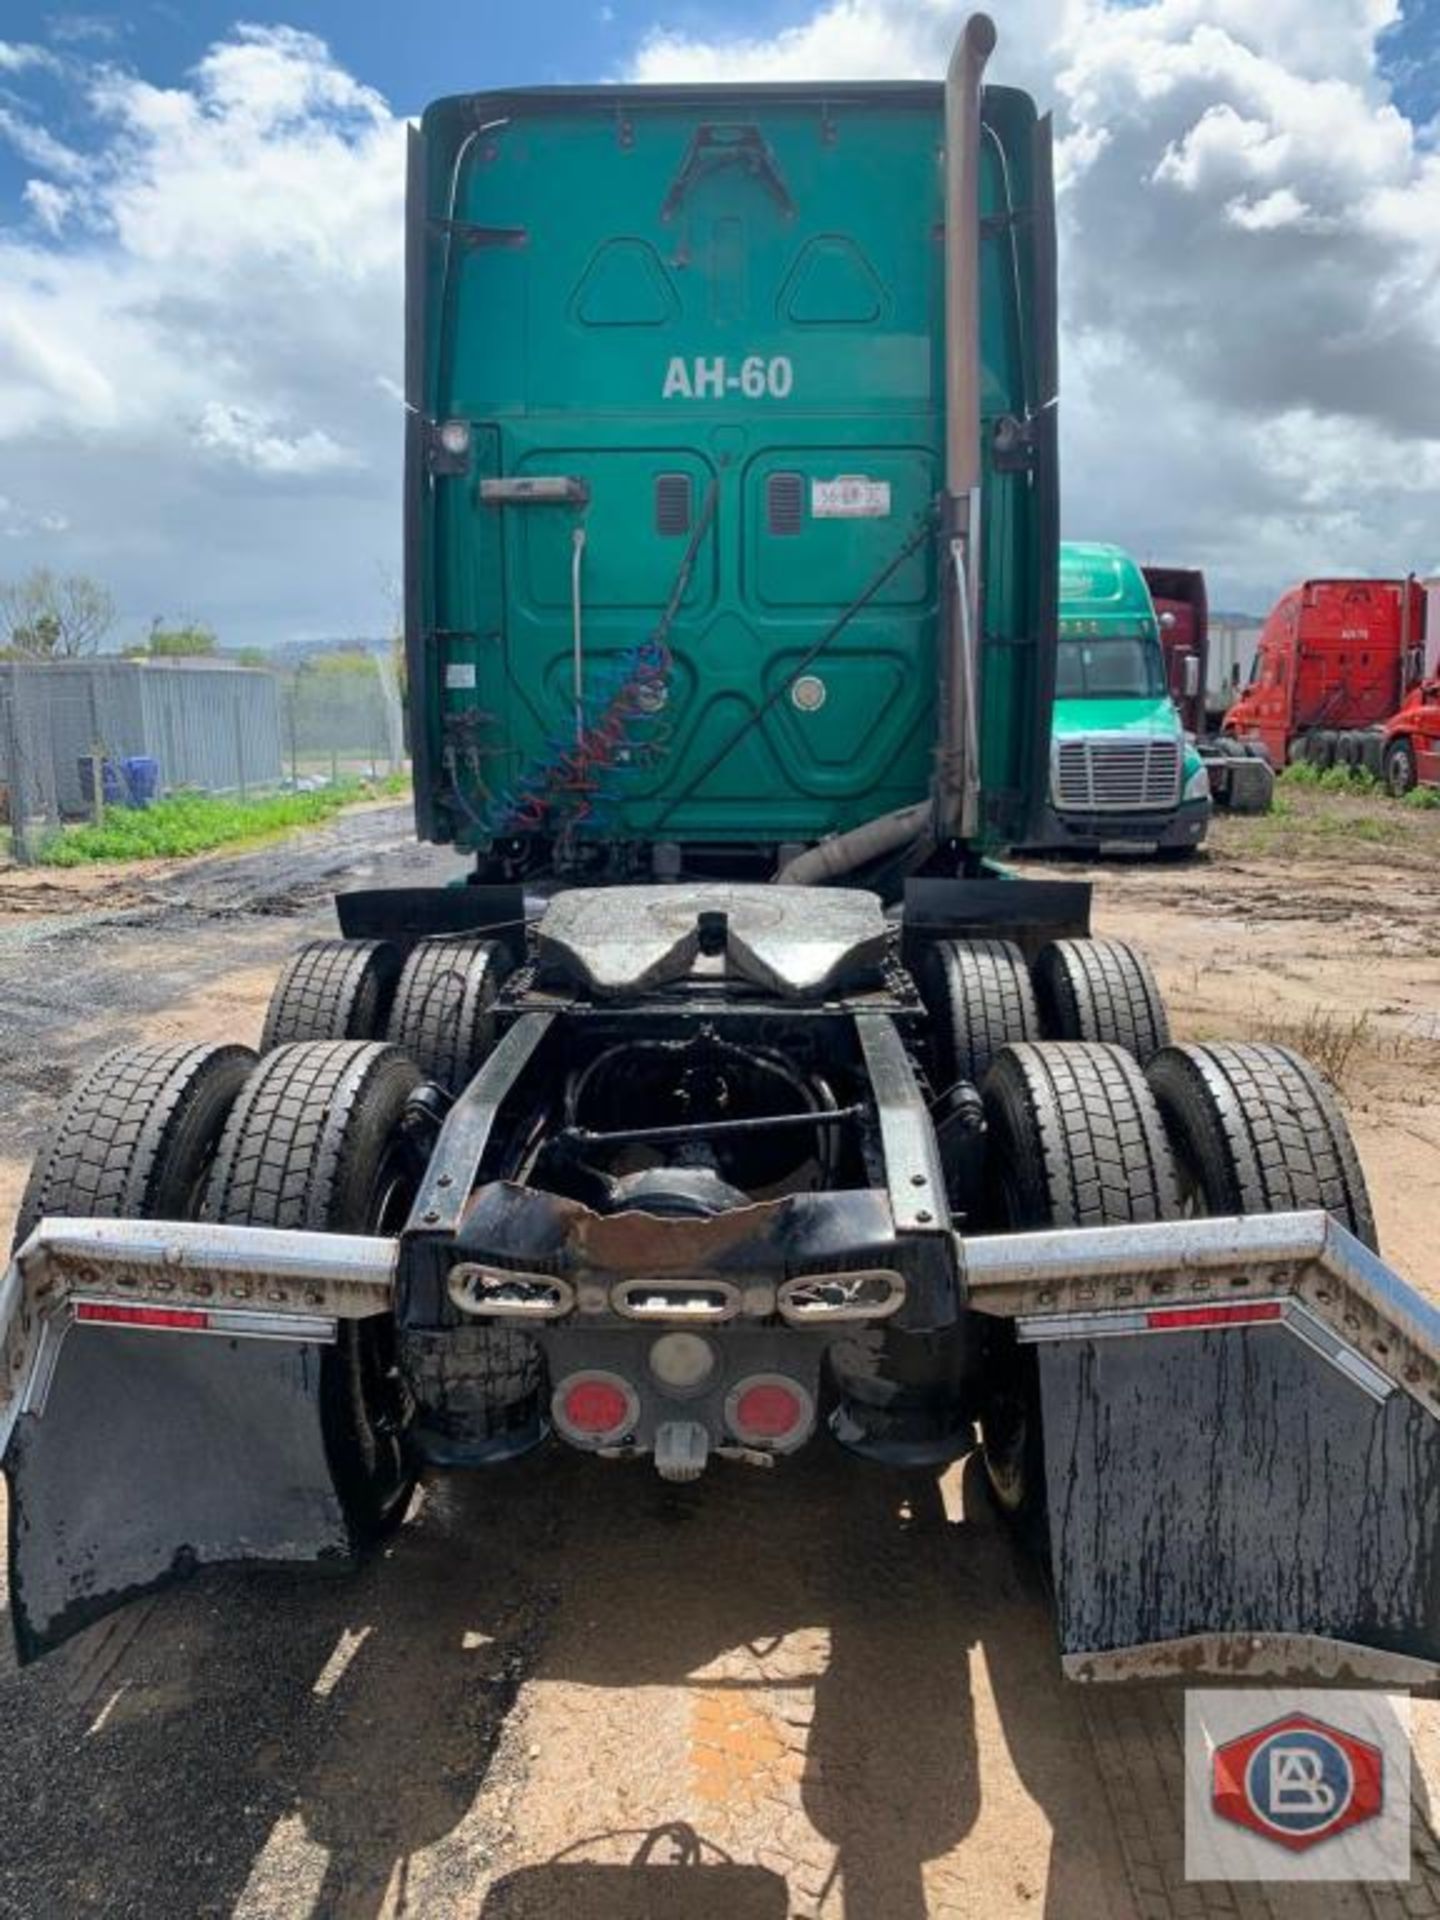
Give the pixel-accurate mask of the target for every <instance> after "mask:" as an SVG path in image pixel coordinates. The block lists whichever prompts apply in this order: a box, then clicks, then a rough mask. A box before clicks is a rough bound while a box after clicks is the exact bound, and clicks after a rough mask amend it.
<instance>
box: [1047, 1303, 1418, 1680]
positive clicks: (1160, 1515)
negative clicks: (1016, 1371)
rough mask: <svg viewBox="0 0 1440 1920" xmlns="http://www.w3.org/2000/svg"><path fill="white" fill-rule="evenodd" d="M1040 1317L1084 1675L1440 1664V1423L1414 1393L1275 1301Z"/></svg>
mask: <svg viewBox="0 0 1440 1920" xmlns="http://www.w3.org/2000/svg"><path fill="white" fill-rule="evenodd" d="M1032 1325H1033V1326H1035V1327H1036V1328H1037V1330H1038V1329H1039V1328H1040V1327H1042V1326H1043V1325H1044V1322H1043V1321H1037V1322H1034V1323H1032ZM1057 1332H1058V1329H1057ZM1031 1337H1032V1338H1034V1339H1035V1341H1036V1344H1037V1345H1038V1346H1039V1362H1040V1373H1039V1377H1040V1392H1041V1408H1042V1425H1043V1431H1044V1440H1045V1471H1046V1482H1047V1493H1048V1510H1049V1530H1050V1547H1051V1564H1052V1572H1053V1578H1054V1586H1055V1595H1056V1603H1057V1612H1058V1622H1059V1631H1060V1640H1061V1650H1062V1653H1063V1655H1064V1660H1065V1667H1066V1670H1067V1672H1068V1673H1070V1675H1071V1676H1072V1677H1073V1678H1076V1679H1082V1680H1084V1679H1114V1678H1127V1677H1136V1678H1139V1677H1145V1676H1147V1675H1154V1674H1161V1673H1168V1674H1175V1673H1185V1672H1187V1671H1195V1672H1201V1671H1204V1672H1211V1673H1214V1672H1221V1673H1231V1674H1234V1675H1236V1676H1237V1677H1238V1676H1241V1675H1249V1674H1262V1673H1264V1674H1284V1673H1288V1674H1295V1673H1306V1674H1310V1675H1315V1676H1318V1677H1333V1678H1336V1679H1341V1678H1348V1679H1352V1680H1387V1681H1392V1682H1396V1683H1410V1684H1419V1683H1421V1682H1423V1681H1426V1680H1429V1679H1432V1678H1433V1677H1434V1676H1433V1674H1432V1673H1429V1672H1426V1671H1425V1670H1424V1669H1422V1668H1420V1667H1413V1668H1412V1666H1411V1665H1410V1663H1411V1662H1412V1661H1420V1662H1436V1661H1440V1423H1437V1420H1436V1418H1435V1415H1434V1413H1433V1412H1432V1411H1430V1410H1427V1407H1426V1406H1425V1405H1423V1404H1422V1403H1421V1401H1420V1399H1419V1398H1417V1397H1414V1396H1412V1394H1411V1393H1410V1392H1407V1391H1405V1390H1403V1389H1402V1388H1400V1387H1399V1386H1397V1385H1396V1384H1395V1383H1394V1382H1393V1381H1391V1380H1388V1379H1387V1378H1386V1377H1385V1376H1384V1375H1383V1374H1381V1373H1380V1372H1379V1370H1378V1369H1376V1368H1372V1367H1370V1366H1369V1365H1368V1364H1367V1363H1366V1362H1365V1361H1364V1360H1363V1358H1361V1357H1360V1356H1359V1355H1355V1354H1350V1353H1347V1351H1346V1350H1345V1349H1344V1348H1343V1346H1341V1345H1340V1344H1339V1343H1336V1344H1335V1346H1334V1347H1333V1348H1332V1350H1331V1353H1330V1355H1329V1356H1328V1357H1327V1356H1326V1355H1325V1353H1323V1352H1322V1351H1321V1350H1320V1349H1319V1348H1317V1346H1315V1345H1314V1344H1311V1343H1310V1342H1308V1341H1306V1340H1303V1339H1299V1338H1297V1337H1296V1336H1295V1333H1294V1332H1293V1331H1292V1330H1291V1328H1290V1327H1288V1326H1286V1325H1285V1324H1283V1323H1282V1322H1280V1321H1276V1322H1273V1323H1271V1324H1254V1325H1245V1326H1240V1325H1234V1326H1224V1327H1220V1328H1216V1329H1214V1330H1204V1331H1200V1330H1187V1331H1183V1332H1175V1333H1166V1332H1163V1331H1147V1332H1145V1333H1144V1335H1143V1336H1141V1337H1138V1338H1094V1339H1092V1338H1085V1337H1075V1335H1074V1333H1069V1334H1062V1335H1060V1337H1056V1338H1053V1339H1046V1338H1044V1337H1043V1335H1041V1334H1039V1333H1038V1331H1037V1333H1036V1334H1034V1335H1032V1336H1031Z"/></svg>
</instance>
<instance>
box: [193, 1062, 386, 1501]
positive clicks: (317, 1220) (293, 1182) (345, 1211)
mask: <svg viewBox="0 0 1440 1920" xmlns="http://www.w3.org/2000/svg"><path fill="white" fill-rule="evenodd" d="M419 1085H420V1074H419V1071H418V1070H417V1068H416V1067H415V1064H414V1062H413V1061H411V1060H408V1059H407V1058H406V1057H405V1055H404V1054H403V1053H401V1052H400V1051H399V1049H398V1048H396V1047H387V1046H384V1045H380V1044H377V1043H375V1042H365V1041H353V1040H352V1041H347V1040H332V1041H310V1042H301V1043H299V1044H296V1045H291V1046H285V1047H280V1048H278V1049H277V1050H276V1051H275V1052H274V1053H271V1054H269V1055H267V1057H266V1058H265V1059H263V1060H262V1061H261V1062H260V1064H259V1066H258V1067H256V1068H255V1070H254V1072H253V1073H252V1074H251V1075H250V1077H249V1078H248V1079H247V1080H246V1082H245V1085H244V1087H243V1088H242V1089H241V1092H240V1097H239V1099H238V1100H237V1101H236V1102H235V1105H234V1106H233V1107H232V1108H231V1111H230V1118H229V1120H228V1122H227V1123H226V1127H225V1132H224V1134H223V1136H222V1138H221V1141H220V1147H219V1151H218V1152H217V1154H216V1156H215V1164H214V1166H213V1167H212V1169H211V1173H210V1185H209V1192H208V1196H207V1203H206V1213H207V1217H208V1218H210V1219H212V1220H217V1221H222V1222H230V1223H232V1224H239V1225H244V1226H252V1227H289V1228H292V1229H295V1230H310V1231H314V1232H320V1233H384V1232H396V1231H398V1229H399V1227H400V1226H401V1224H403V1221H404V1217H405V1215H406V1213H407V1212H408V1211H409V1203H410V1199H411V1197H412V1196H413V1192H414V1188H415V1185H416V1184H417V1182H418V1178H419V1174H420V1171H421V1168H420V1165H419V1155H418V1153H417V1152H416V1151H415V1149H414V1148H413V1147H412V1146H411V1145H410V1143H409V1142H408V1140H407V1139H406V1137H405V1135H404V1132H403V1129H402V1127H401V1119H402V1116H403V1114H404V1111H405V1104H406V1102H407V1101H408V1100H409V1098H410V1096H411V1094H412V1093H413V1092H414V1091H415V1089H416V1087H417V1086H419ZM320 1397H321V1417H322V1419H323V1421H324V1424H325V1433H326V1445H327V1451H328V1452H329V1454H330V1460H331V1467H332V1471H333V1473H334V1476H335V1482H336V1487H337V1491H338V1492H339V1494H340V1497H341V1499H342V1501H343V1502H344V1504H345V1507H346V1511H347V1514H348V1516H349V1519H350V1523H351V1525H352V1527H353V1528H354V1530H355V1531H356V1533H357V1535H359V1536H360V1537H362V1538H365V1537H373V1536H375V1535H377V1534H379V1533H380V1532H382V1531H384V1530H385V1529H386V1528H387V1527H388V1526H389V1525H391V1524H393V1523H396V1522H398V1521H399V1519H400V1518H401V1517H402V1516H403V1514H404V1511H405V1507H406V1504H407V1503H408V1501H409V1498H410V1492H411V1489H412V1487H413V1485H414V1475H413V1472H412V1470H411V1467H410V1462H409V1456H408V1452H407V1449H406V1447H405V1442H404V1430H405V1427H406V1425H407V1423H408V1419H409V1406H408V1402H407V1401H406V1399H405V1396H404V1394H403V1390H402V1389H401V1387H400V1385H399V1375H398V1371H397V1369H396V1366H395V1329H394V1323H393V1321H392V1320H391V1318H390V1316H389V1315H388V1314H387V1315H384V1316H376V1317H374V1318H371V1319H367V1320H342V1321H341V1322H340V1330H339V1338H338V1339H337V1341H336V1343H335V1345H334V1346H332V1347H326V1348H324V1349H323V1352H322V1358H321V1374H320Z"/></svg>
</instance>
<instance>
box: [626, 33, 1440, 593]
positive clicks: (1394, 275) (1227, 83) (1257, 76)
mask: <svg viewBox="0 0 1440 1920" xmlns="http://www.w3.org/2000/svg"><path fill="white" fill-rule="evenodd" d="M967 11H969V8H968V7H967V6H966V5H963V4H959V3H958V0H830V3H829V4H822V5H820V6H818V7H817V9H816V11H815V12H814V14H813V15H812V16H811V17H810V18H809V19H808V20H807V21H804V22H801V23H799V24H797V25H794V26H791V27H789V28H787V29H785V30H784V31H782V32H780V33H778V34H776V35H774V36H773V37H771V38H769V39H756V38H754V37H750V38H745V37H724V36H718V37H714V38H710V39H704V38H700V37H696V36H693V35H682V34H677V33H673V32H656V33H654V34H652V35H651V36H650V37H649V39H647V40H646V41H645V42H644V43H643V44H642V46H641V47H640V49H639V52H638V53H637V55H636V57H635V60H634V63H633V70H632V74H631V76H630V77H634V78H637V79H657V80H659V79H665V80H679V79H702V80H726V79H741V80H766V79H802V78H803V79H824V78H831V77H833V78H838V79H863V78H870V77H874V78H881V77H885V76H893V75H905V74H924V75H930V76H934V77H939V75H940V74H941V73H943V71H944V65H945V60H946V57H947V54H948V50H949V46H950V43H951V40H952V38H953V36H954V34H955V32H956V31H957V30H958V28H959V26H960V24H961V22H962V21H963V19H964V16H965V14H966V12H967ZM1398 17H1399V8H1398V4H1397V0H1321V4H1319V5H1317V4H1315V0H1141V3H1140V4H1124V3H1123V0H1022V4H1020V5H1019V6H1018V7H1017V8H1015V9H1007V10H1005V11H1004V12H1003V13H1002V14H1000V15H999V25H1000V45H999V48H998V50H997V53H996V55H995V57H994V60H993V61H992V64H991V77H992V78H993V79H995V80H997V81H1000V82H1004V83H1009V84H1020V85H1024V86H1027V87H1029V88H1030V89H1031V90H1032V91H1033V92H1035V93H1036V95H1037V97H1038V98H1039V99H1040V101H1041V103H1042V105H1051V104H1053V105H1054V106H1055V107H1056V120H1057V133H1058V135H1059V137H1060V146H1059V152H1058V155H1057V163H1058V164H1057V173H1058V178H1059V181H1060V187H1061V206H1060V228H1061V301H1062V318H1061V332H1062V366H1063V378H1062V392H1061V419H1062V421H1063V423H1064V426H1063V445H1064V456H1063V457H1064V477H1065V489H1066V522H1067V528H1068V530H1069V531H1071V532H1072V533H1074V534H1076V535H1082V534H1083V535H1088V536H1091V537H1097V538H1103V537H1108V538H1112V539H1120V540H1123V541H1126V542H1128V543H1129V544H1130V545H1132V546H1133V547H1135V548H1136V549H1137V550H1139V551H1140V552H1142V553H1143V554H1144V555H1145V556H1146V557H1147V558H1151V559H1156V560H1160V559H1169V560H1172V561H1176V562H1183V561H1191V562H1194V563H1201V564H1205V565H1207V566H1209V567H1210V568H1211V569H1212V571H1213V572H1214V574H1215V576H1216V579H1215V582H1214V585H1215V587H1216V588H1217V590H1218V593H1219V596H1220V598H1221V600H1222V602H1223V600H1225V599H1226V598H1229V599H1237V598H1239V599H1248V600H1249V601H1251V602H1252V603H1254V604H1255V605H1257V606H1263V605H1264V603H1265V601H1266V599H1267V598H1268V597H1269V596H1271V595H1272V594H1273V593H1274V592H1276V591H1278V589H1279V588H1280V587H1281V586H1283V585H1284V584H1285V583H1286V581H1287V580H1288V579H1289V578H1291V577H1294V576H1299V575H1302V574H1304V573H1306V572H1318V571H1322V570H1325V569H1330V568H1337V569H1346V570H1356V571H1365V570H1373V569H1384V570H1391V569H1397V568H1402V567H1406V566H1409V565H1422V564H1424V562H1425V561H1426V560H1427V559H1428V558H1429V557H1430V553H1431V550H1432V547H1433V542H1434V534H1433V527H1434V525H1435V524H1436V523H1437V521H1440V383H1437V381H1436V380H1435V378H1434V368H1435V365H1436V364H1437V360H1436V356H1437V353H1440V158H1437V156H1436V154H1435V153H1434V152H1433V151H1432V150H1431V148H1430V147H1429V146H1428V145H1427V142H1426V137H1425V136H1424V134H1423V131H1420V130H1417V129H1416V128H1415V127H1413V126H1412V125H1411V123H1410V122H1409V121H1408V120H1407V119H1406V118H1405V116H1404V115H1403V114H1402V113H1401V112H1400V111H1399V109H1398V108H1397V106H1396V105H1395V103H1394V102H1393V101H1392V100H1391V99H1390V98H1389V97H1388V95H1387V92H1386V89H1385V85H1384V83H1383V81H1382V79H1381V78H1380V75H1379V70H1378V64H1377V42H1378V39H1379V36H1380V34H1381V33H1382V32H1384V31H1385V30H1386V29H1387V28H1388V27H1391V26H1393V25H1394V24H1395V22H1396V20H1397V19H1398Z"/></svg>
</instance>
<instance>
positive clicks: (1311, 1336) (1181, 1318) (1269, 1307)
mask: <svg viewBox="0 0 1440 1920" xmlns="http://www.w3.org/2000/svg"><path fill="white" fill-rule="evenodd" d="M1252 1326H1280V1327H1283V1328H1284V1329H1285V1331H1286V1332H1287V1333H1291V1334H1293V1335H1294V1336H1295V1337H1296V1339H1298V1340H1303V1341H1304V1342H1305V1344H1306V1346H1307V1347H1309V1348H1310V1349H1311V1351H1312V1352H1314V1353H1316V1354H1318V1355H1319V1356H1320V1358H1321V1359H1322V1360H1325V1361H1327V1362H1328V1363H1329V1364H1330V1365H1331V1366H1332V1367H1334V1368H1336V1369H1337V1371H1339V1372H1340V1373H1343V1374H1344V1375H1345V1377H1346V1379H1347V1380H1350V1381H1351V1382H1353V1384H1354V1385H1355V1386H1357V1387H1359V1388H1360V1390H1361V1392H1362V1393H1366V1394H1368V1395H1369V1396H1370V1398H1371V1399H1372V1400H1376V1401H1385V1400H1388V1399H1389V1397H1390V1395H1391V1394H1392V1393H1394V1391H1395V1384H1394V1382H1393V1381H1391V1380H1389V1379H1387V1377H1386V1376H1385V1375H1384V1374H1383V1373H1382V1372H1381V1371H1380V1369H1379V1368H1378V1367H1376V1366H1372V1365H1371V1363H1370V1361H1368V1360H1367V1359H1366V1358H1365V1356H1364V1354H1362V1353H1357V1352H1356V1350H1355V1349H1354V1348H1353V1347H1352V1346H1350V1345H1349V1344H1348V1342H1346V1341H1344V1340H1342V1339H1341V1338H1340V1336H1339V1334H1337V1333H1336V1332H1335V1331H1334V1330H1333V1329H1332V1328H1330V1327H1328V1326H1326V1324H1325V1323H1324V1321H1322V1320H1321V1319H1320V1318H1319V1317H1318V1315H1316V1314H1314V1313H1312V1312H1311V1311H1310V1309H1309V1308H1308V1307H1307V1306H1305V1305H1304V1303H1303V1302H1302V1301H1299V1300H1295V1299H1287V1300H1246V1301H1243V1302H1233V1303H1232V1302H1224V1301H1217V1302H1214V1303H1212V1304H1210V1305H1197V1306H1185V1307H1127V1308H1121V1309H1118V1310H1114V1311H1107V1310H1106V1309H1104V1308H1100V1309H1097V1310H1096V1311H1095V1312H1093V1313H1050V1314H1025V1315H1023V1316H1021V1317H1020V1318H1019V1319H1017V1320H1016V1322H1015V1337H1016V1339H1017V1340H1019V1341H1020V1343H1021V1344H1022V1346H1039V1345H1041V1344H1042V1343H1049V1342H1050V1341H1058V1340H1117V1339H1125V1338H1133V1337H1136V1336H1140V1335H1145V1334H1157V1333H1172V1334H1173V1333H1225V1332H1233V1331H1235V1330H1236V1329H1238V1328H1242V1327H1252Z"/></svg>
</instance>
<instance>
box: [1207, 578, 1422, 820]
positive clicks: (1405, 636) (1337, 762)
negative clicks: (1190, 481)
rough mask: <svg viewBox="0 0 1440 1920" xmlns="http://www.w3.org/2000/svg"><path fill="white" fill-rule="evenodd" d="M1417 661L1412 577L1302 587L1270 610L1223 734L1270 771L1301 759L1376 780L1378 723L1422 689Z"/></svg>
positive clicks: (1381, 765)
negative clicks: (1261, 755)
mask: <svg viewBox="0 0 1440 1920" xmlns="http://www.w3.org/2000/svg"><path fill="white" fill-rule="evenodd" d="M1424 660H1425V592H1424V589H1423V588H1422V587H1421V586H1420V584H1419V582H1418V581H1417V580H1416V579H1415V578H1414V576H1413V575H1411V576H1409V577H1407V578H1406V579H1404V580H1306V581H1303V582H1302V583H1301V584H1300V585H1299V586H1298V587H1291V588H1290V590H1289V591H1288V592H1287V593H1284V594H1282V595H1281V596H1280V598H1279V600H1278V601H1277V602H1276V603H1275V605H1274V607H1273V608H1272V609H1271V611H1270V614H1269V617H1268V618H1267V619H1266V622H1265V626H1264V629H1263V630H1262V632H1261V635H1260V644H1259V648H1258V650H1257V652H1256V655H1255V666H1254V670H1253V672H1252V674H1251V676H1250V683H1249V685H1248V686H1247V687H1245V688H1244V689H1243V690H1242V692H1241V693H1240V695H1239V696H1238V698H1237V699H1236V700H1235V703H1234V705H1233V706H1232V707H1231V708H1230V710H1229V712H1228V713H1227V714H1226V715H1225V720H1224V727H1223V731H1224V734H1225V736H1226V737H1227V738H1229V739H1232V740H1235V741H1240V742H1250V743H1252V744H1254V745H1258V746H1260V747H1263V748H1264V750H1265V752H1266V753H1267V754H1268V755H1269V757H1270V760H1271V762H1272V764H1273V765H1275V766H1276V767H1283V766H1285V765H1287V764H1288V763H1289V762H1290V761H1292V760H1308V761H1310V762H1311V763H1312V764H1313V765H1315V766H1319V767H1331V766H1349V767H1365V768H1368V769H1369V771H1370V772H1371V773H1373V774H1375V775H1376V777H1377V778H1380V777H1382V776H1385V775H1386V758H1385V756H1386V751H1387V745H1386V743H1387V737H1388V731H1387V729H1386V726H1385V723H1386V722H1387V721H1388V720H1389V719H1390V718H1391V716H1392V715H1394V714H1396V712H1397V709H1398V708H1400V707H1401V706H1402V704H1404V703H1405V701H1406V696H1407V695H1408V694H1409V693H1410V692H1411V690H1412V689H1413V688H1416V687H1418V686H1419V684H1420V682H1421V679H1422V677H1423V673H1424ZM1386 777H1388V776H1386ZM1417 777H1420V776H1418V774H1417ZM1412 784H1413V782H1412ZM1402 790H1403V789H1402Z"/></svg>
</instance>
